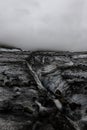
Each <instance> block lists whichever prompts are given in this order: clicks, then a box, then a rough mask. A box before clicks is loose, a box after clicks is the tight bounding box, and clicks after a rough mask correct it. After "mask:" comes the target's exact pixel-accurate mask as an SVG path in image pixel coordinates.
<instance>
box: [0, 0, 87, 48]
mask: <svg viewBox="0 0 87 130" xmlns="http://www.w3.org/2000/svg"><path fill="white" fill-rule="evenodd" d="M0 42H1V43H6V44H9V45H15V46H17V47H20V48H22V49H25V50H37V49H46V50H47V49H50V50H69V51H84V50H87V0H0Z"/></svg>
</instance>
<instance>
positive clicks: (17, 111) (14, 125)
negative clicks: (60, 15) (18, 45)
mask: <svg viewBox="0 0 87 130" xmlns="http://www.w3.org/2000/svg"><path fill="white" fill-rule="evenodd" d="M65 129H66V130H86V129H87V53H86V52H84V53H83V52H79V53H77V52H73V53H71V52H52V51H51V52H49V51H48V52H47V51H35V52H29V51H20V50H16V51H15V50H13V51H12V50H11V51H8V49H7V51H6V50H5V51H4V50H0V130H65Z"/></svg>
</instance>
